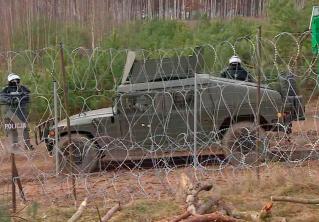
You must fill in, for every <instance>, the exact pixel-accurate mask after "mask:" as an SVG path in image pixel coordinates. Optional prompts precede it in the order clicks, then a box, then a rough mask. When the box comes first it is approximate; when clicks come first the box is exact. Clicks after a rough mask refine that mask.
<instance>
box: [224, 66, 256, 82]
mask: <svg viewBox="0 0 319 222" xmlns="http://www.w3.org/2000/svg"><path fill="white" fill-rule="evenodd" d="M221 77H223V78H228V79H236V80H241V81H249V82H252V78H251V76H250V75H249V73H248V72H247V71H246V70H245V69H244V68H243V67H241V65H239V64H236V65H232V64H231V65H229V67H228V68H227V69H226V70H225V71H223V72H222V74H221Z"/></svg>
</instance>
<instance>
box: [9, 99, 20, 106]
mask: <svg viewBox="0 0 319 222" xmlns="http://www.w3.org/2000/svg"><path fill="white" fill-rule="evenodd" d="M19 102H20V100H19V98H18V97H13V98H12V99H11V104H12V105H18V104H19Z"/></svg>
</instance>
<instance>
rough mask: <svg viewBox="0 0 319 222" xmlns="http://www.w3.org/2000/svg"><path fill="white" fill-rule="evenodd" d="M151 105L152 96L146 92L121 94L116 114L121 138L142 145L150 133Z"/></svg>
mask: <svg viewBox="0 0 319 222" xmlns="http://www.w3.org/2000/svg"><path fill="white" fill-rule="evenodd" d="M151 107H152V98H151V96H150V95H149V94H147V93H142V92H138V93H130V94H123V95H121V97H120V103H119V104H118V108H119V114H118V115H119V120H120V126H121V136H122V138H123V139H125V140H128V141H130V142H134V143H138V144H139V145H141V146H144V144H145V143H146V142H147V140H148V138H149V134H150V118H149V113H150V109H151Z"/></svg>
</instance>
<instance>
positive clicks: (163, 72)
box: [122, 48, 203, 84]
mask: <svg viewBox="0 0 319 222" xmlns="http://www.w3.org/2000/svg"><path fill="white" fill-rule="evenodd" d="M202 61H203V58H202V54H201V48H199V49H197V50H196V51H194V54H193V55H190V56H178V57H170V58H160V59H149V60H137V59H136V54H135V52H132V51H130V52H129V53H128V54H127V59H126V64H125V68H124V74H123V79H122V84H128V83H130V84H134V83H143V82H156V81H169V80H176V79H185V78H191V77H193V76H194V74H195V73H199V72H200V71H201V69H202V64H203V63H202Z"/></svg>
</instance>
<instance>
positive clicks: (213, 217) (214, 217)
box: [184, 212, 239, 222]
mask: <svg viewBox="0 0 319 222" xmlns="http://www.w3.org/2000/svg"><path fill="white" fill-rule="evenodd" d="M211 221H214V222H238V221H239V220H237V219H235V218H233V217H230V216H225V215H222V214H220V213H218V212H215V213H211V214H205V215H193V216H192V217H190V218H188V219H186V220H184V222H211Z"/></svg>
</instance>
